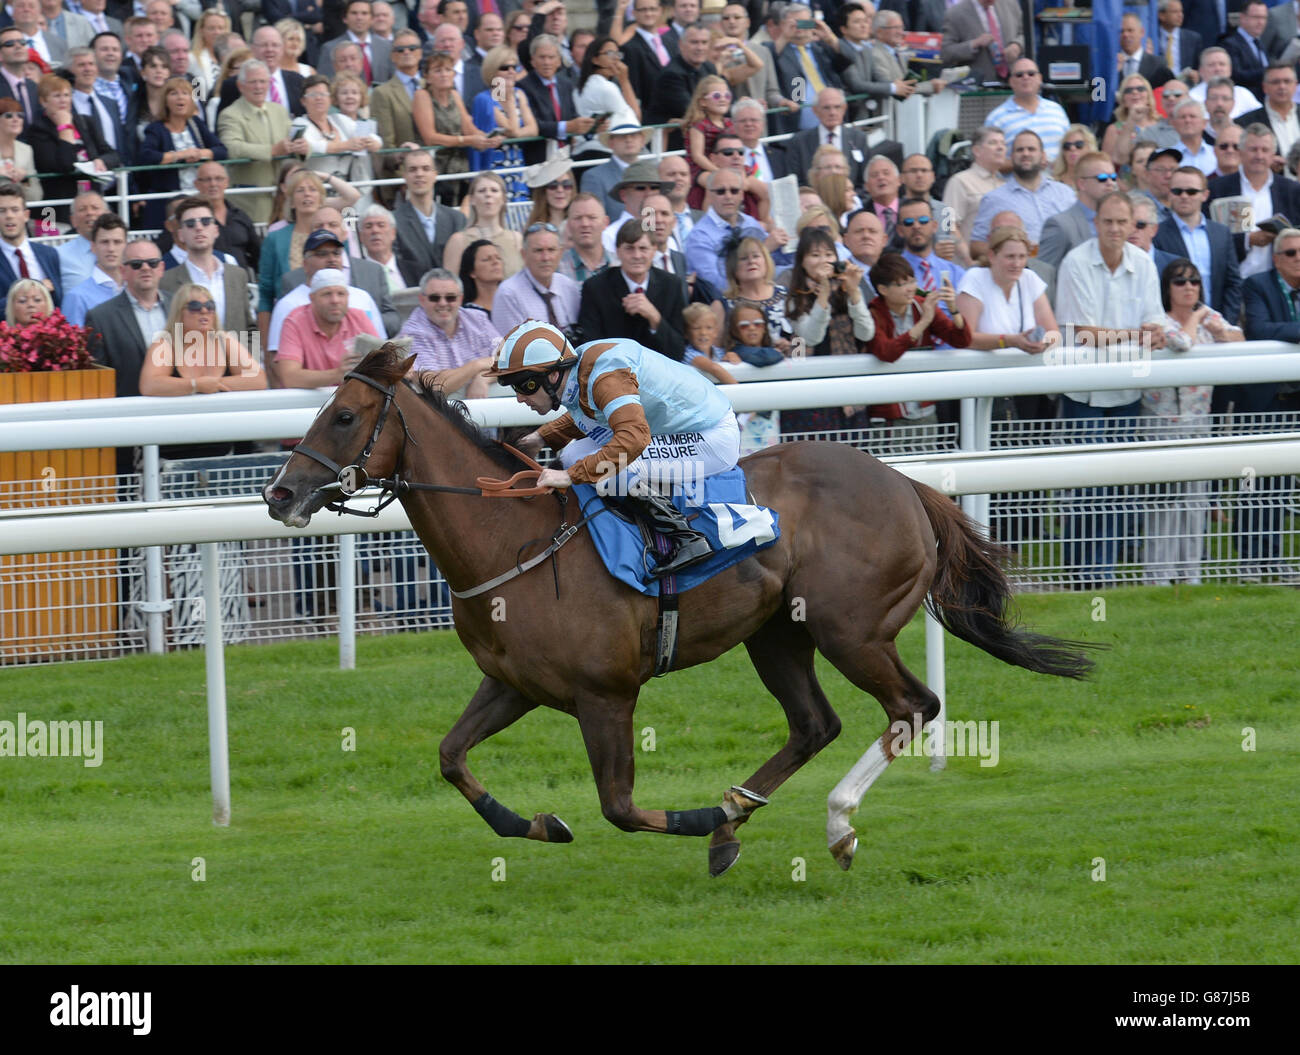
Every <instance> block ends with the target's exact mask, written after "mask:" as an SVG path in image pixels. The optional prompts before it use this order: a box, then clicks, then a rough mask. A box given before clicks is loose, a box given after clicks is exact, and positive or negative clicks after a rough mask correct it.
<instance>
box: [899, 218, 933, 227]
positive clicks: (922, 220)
mask: <svg viewBox="0 0 1300 1055" xmlns="http://www.w3.org/2000/svg"><path fill="white" fill-rule="evenodd" d="M898 222H899V223H901V224H902V225H903V226H904V227H911V226H912V225H913V224H916V223H919V224H920V225H921V226H922V227H924V226H926V224H928V223H929V222H930V217H928V216H909V217H907V219H905V220H899V221H898Z"/></svg>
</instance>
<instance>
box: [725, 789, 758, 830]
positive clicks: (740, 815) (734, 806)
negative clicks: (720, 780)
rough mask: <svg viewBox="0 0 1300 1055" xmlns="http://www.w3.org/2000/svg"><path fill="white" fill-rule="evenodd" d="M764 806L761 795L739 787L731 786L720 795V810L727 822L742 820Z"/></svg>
mask: <svg viewBox="0 0 1300 1055" xmlns="http://www.w3.org/2000/svg"><path fill="white" fill-rule="evenodd" d="M766 805H767V799H765V798H764V797H763V796H762V795H759V794H757V793H756V792H753V791H749V790H748V789H746V788H742V787H740V786H739V785H732V787H731V789H730V790H729V791H724V792H723V793H722V809H723V812H724V813H726V815H727V820H729V821H738V820H744V819H746V818H748V817H749V815H750V814H751V813H753V812H754V811H755V810H756V809H758V808H759V807H760V806H766Z"/></svg>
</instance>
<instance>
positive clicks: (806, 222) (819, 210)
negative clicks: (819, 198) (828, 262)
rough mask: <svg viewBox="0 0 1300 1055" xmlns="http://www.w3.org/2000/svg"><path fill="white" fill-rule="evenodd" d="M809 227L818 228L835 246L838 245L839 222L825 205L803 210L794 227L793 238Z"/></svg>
mask: <svg viewBox="0 0 1300 1055" xmlns="http://www.w3.org/2000/svg"><path fill="white" fill-rule="evenodd" d="M809 227H820V228H821V229H822V230H823V231H825V232H826V233H827V234H829V235H830V236H831V239H832V240H833V241H834V242H835V244H836V245H837V246H838V245H839V244H840V233H841V232H840V221H839V219H838V218H837V217H836V215H835V214H834V213H833V212H831V210H830V208H829V207H828V206H827V205H825V204H822V205H813V206H811V207H810V208H807V209H805V210H804V213H803V215H802V216H800V217H799V222H798V223H796V224H795V225H794V233H795V236H796V237H797V236H799V235H801V234H803V233H804V231H806V230H808V228H809Z"/></svg>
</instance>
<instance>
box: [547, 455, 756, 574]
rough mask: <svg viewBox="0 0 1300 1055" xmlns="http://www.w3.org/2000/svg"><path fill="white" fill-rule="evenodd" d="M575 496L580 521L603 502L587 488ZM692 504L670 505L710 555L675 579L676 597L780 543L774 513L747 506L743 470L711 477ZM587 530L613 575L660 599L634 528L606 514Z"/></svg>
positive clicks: (650, 560) (682, 500)
mask: <svg viewBox="0 0 1300 1055" xmlns="http://www.w3.org/2000/svg"><path fill="white" fill-rule="evenodd" d="M573 493H574V494H575V495H576V496H577V498H578V501H579V502H581V503H582V515H583V516H584V517H587V516H592V514H594V513H597V512H599V510H600V509H601V508H602V505H603V501H604V500H603V499H602V498H601V497H600V496H599V495H598V494H596V489H595V488H594V487H592V486H591V485H590V484H574V485H573ZM690 498H691V500H692V501H691V503H690V504H689V505H688V504H687V501H686V496H685V495H681V494H679V495H676V496H674V498H673V504H674V505H675V506H676V507H677V508H678V509H679V510H680V511H681V512H682V513H684V514H685V515H686V516H687V517H689V518H690V522H691V527H692V528H694V529H695V530H696V531H698V532H700V533H701V534H703V535H706V536H707V537H708V539H709V542H710V544H711V545H712V546H713V549H714V554H713V556H712V557H710V558H709V559H708V560H706V561H701V562H700V563H699V564H696V565H694V566H692V567H690V568H687V569H685V570H684V571H682V572H680V573H679V574H678V575H677V577H676V578H677V592H678V593H685V592H686V591H687V590H693V589H694V588H695V587H696V586H699V585H700V584H701V583H703V582H707V581H708V580H709V579H711V578H712V577H713V576H714V575H717V574H718V572H720V571H723V570H725V569H727V568H730V567H731V566H732V565H733V564H739V563H740V562H741V561H742V560H745V559H746V558H747V557H752V556H753V555H754V554H755V553H757V552H758V551H759V550H763V549H767V547H768V546H771V545H774V544H775V543H776V540H777V539H779V538H780V537H781V527H780V523H779V522H778V519H779V518H778V516H777V513H776V511H775V510H772V509H768V508H767V507H765V506H755V505H751V504H750V503H749V498H748V495H747V494H746V491H745V470H743V469H741V468H739V467H737V468H735V469H730V470H728V471H727V472H725V473H718V475H716V476H710V477H709V478H708V479H706V480H705V481H704V494H703V495H702V496H701V495H699V494H698V493H696V494H692V495H691V496H690ZM587 530H589V531H590V532H591V537H592V539H593V541H594V542H595V543H596V551H597V552H598V553H599V554H600V557H601V560H603V561H604V562H605V567H606V568H608V569H609V573H610V574H611V575H613V576H614V577H615V578H616V579H619V580H620V581H622V582H625V583H627V584H628V585H629V586H631V587H633V588H634V589H637V590H640V591H641V592H642V593H643V594H646V595H648V596H650V597H658V596H659V582H658V580H656V579H651V578H650V577H649V575H648V574H647V570H648V569H650V568H653V567H654V563H655V557H654V554H653V553H652V552H647V550H646V547H645V543H644V542H643V541H642V538H641V531H640V529H639V528H638V527H637V526H636V525H635V524H629V523H628V522H627V521H626V520H624V519H623V518H622V517H620V516H617V515H616V514H614V513H611V512H604V513H600V515H599V516H593V517H592V519H591V520H590V521H589V522H588V523H587Z"/></svg>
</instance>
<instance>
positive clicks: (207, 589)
mask: <svg viewBox="0 0 1300 1055" xmlns="http://www.w3.org/2000/svg"><path fill="white" fill-rule="evenodd" d="M218 545H219V543H216V542H204V543H202V544H201V545H200V547H199V549H200V550H201V552H202V554H203V633H204V640H203V645H204V647H203V659H204V665H205V666H206V668H207V676H208V769H209V772H210V773H211V777H212V823H213V824H215V825H217V827H219V828H227V827H229V826H230V745H229V739H228V735H227V729H226V655H225V652H224V650H223V644H222V640H221V573H220V570H219V564H220V561H219V559H218V553H217V547H218Z"/></svg>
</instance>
